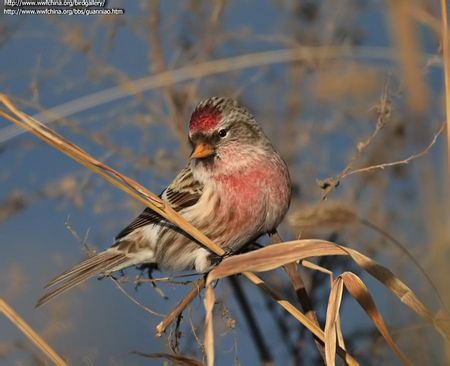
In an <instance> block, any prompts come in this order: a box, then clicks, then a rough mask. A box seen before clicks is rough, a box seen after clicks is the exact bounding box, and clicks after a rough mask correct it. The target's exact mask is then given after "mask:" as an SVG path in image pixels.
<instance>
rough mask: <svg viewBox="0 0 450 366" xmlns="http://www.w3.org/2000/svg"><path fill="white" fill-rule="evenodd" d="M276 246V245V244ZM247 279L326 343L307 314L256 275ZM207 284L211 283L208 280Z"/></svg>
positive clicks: (352, 362)
mask: <svg viewBox="0 0 450 366" xmlns="http://www.w3.org/2000/svg"><path fill="white" fill-rule="evenodd" d="M274 245H276V244H274ZM210 273H211V272H210ZM244 275H246V277H247V278H248V279H249V280H250V281H252V282H253V283H254V284H256V285H257V286H258V287H260V288H261V289H263V290H264V291H265V292H267V293H268V294H269V295H270V296H271V297H272V298H273V299H274V300H275V301H276V302H277V303H278V305H280V306H281V307H283V308H284V309H285V310H286V311H287V312H289V314H291V315H292V316H293V317H294V318H295V319H297V320H298V321H299V322H300V323H301V324H302V325H304V326H305V327H306V328H307V329H308V330H309V331H310V332H311V333H312V334H313V335H314V336H316V337H317V338H318V339H319V340H320V341H321V342H322V343H325V334H324V332H323V331H322V329H320V328H319V327H318V326H317V325H316V323H315V322H314V321H312V320H311V319H310V318H308V317H307V316H306V315H305V314H303V313H302V312H301V311H300V310H298V309H297V308H296V307H295V306H294V305H292V304H291V303H290V302H289V301H287V300H285V299H283V297H282V296H280V295H279V294H278V293H277V292H275V291H274V290H273V289H272V288H270V287H269V286H267V284H266V283H265V282H264V281H263V280H261V279H260V278H259V277H258V276H256V275H255V274H254V273H251V272H246V273H244ZM207 283H210V282H209V280H208V278H207ZM337 353H338V354H339V356H340V357H341V358H342V359H343V360H344V361H345V362H346V364H347V365H350V366H354V365H359V364H358V362H357V361H356V360H355V359H354V358H353V357H352V356H351V355H350V354H349V353H348V352H346V351H345V349H343V348H341V347H338V348H337Z"/></svg>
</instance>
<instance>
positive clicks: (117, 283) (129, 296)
mask: <svg viewBox="0 0 450 366" xmlns="http://www.w3.org/2000/svg"><path fill="white" fill-rule="evenodd" d="M109 278H111V281H113V282H114V283H115V285H116V286H117V288H118V289H119V290H120V291H121V292H122V293H123V294H124V295H125V296H126V297H128V298H129V299H130V300H131V301H132V302H134V303H135V304H136V305H137V306H139V307H140V308H141V309H143V310H145V311H146V312H147V313H150V314H152V315H156V316H161V317H163V316H164V314H161V313H158V312H156V311H154V310H152V309H150V308H148V307H147V306H145V305H143V304H141V303H140V302H139V301H138V300H136V299H135V298H134V297H133V296H131V295H130V294H129V293H128V292H126V291H125V289H124V288H123V287H122V285H121V284H120V283H119V281H117V280H116V279H115V278H114V277H112V276H110V277H109Z"/></svg>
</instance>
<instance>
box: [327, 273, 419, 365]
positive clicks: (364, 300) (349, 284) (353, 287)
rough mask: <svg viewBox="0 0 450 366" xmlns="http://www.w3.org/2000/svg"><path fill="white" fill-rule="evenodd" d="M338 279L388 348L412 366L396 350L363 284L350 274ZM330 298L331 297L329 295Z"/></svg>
mask: <svg viewBox="0 0 450 366" xmlns="http://www.w3.org/2000/svg"><path fill="white" fill-rule="evenodd" d="M339 277H341V278H342V280H343V282H344V285H345V288H346V289H347V291H348V292H349V293H350V295H351V296H352V297H353V298H354V299H355V300H356V301H358V303H359V304H360V305H361V307H362V308H363V309H364V311H365V312H366V313H367V315H369V317H370V319H372V322H373V323H374V324H375V326H376V327H377V329H378V330H379V332H380V333H381V335H382V336H383V338H384V339H385V341H386V342H387V344H388V345H389V347H391V349H392V350H393V351H394V352H395V353H396V354H397V356H398V357H399V358H400V359H401V360H402V362H403V363H404V364H405V365H412V363H411V361H410V360H409V359H408V358H407V357H406V356H405V354H404V353H403V352H402V351H401V350H400V348H398V346H397V344H396V343H395V342H394V340H393V339H392V337H391V335H390V333H389V330H388V329H387V327H386V324H385V323H384V320H383V317H382V316H381V314H380V313H379V311H378V309H377V307H376V305H375V302H374V301H373V299H372V296H371V295H370V293H369V289H368V288H367V287H366V285H365V284H364V282H363V281H362V280H361V279H360V278H359V277H358V276H357V275H355V274H354V273H352V272H344V273H343V274H341V275H340V276H339ZM330 298H331V295H330Z"/></svg>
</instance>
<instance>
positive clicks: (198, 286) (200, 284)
mask: <svg viewBox="0 0 450 366" xmlns="http://www.w3.org/2000/svg"><path fill="white" fill-rule="evenodd" d="M205 283H206V278H205V277H202V278H200V279H199V280H197V281H196V282H195V284H194V285H193V286H192V288H191V290H190V291H189V292H188V294H187V295H186V296H185V297H184V298H183V299H182V300H181V301H180V302H179V303H178V304H177V305H176V306H175V307H174V308H173V309H172V310H171V311H170V312H169V313H168V314H167V315H166V317H165V318H164V319H163V321H162V322H161V323H159V324H158V325H157V326H156V335H157V336H158V337H161V335H162V334H163V333H164V332H165V331H166V329H167V327H168V326H169V325H170V324H172V322H173V321H175V320H176V319H177V317H178V316H179V315H180V314H181V313H182V312H183V311H184V309H186V307H187V306H189V304H190V303H191V302H192V301H193V300H194V299H195V297H196V296H198V294H199V293H200V291H201V290H202V289H203V288H204V287H205Z"/></svg>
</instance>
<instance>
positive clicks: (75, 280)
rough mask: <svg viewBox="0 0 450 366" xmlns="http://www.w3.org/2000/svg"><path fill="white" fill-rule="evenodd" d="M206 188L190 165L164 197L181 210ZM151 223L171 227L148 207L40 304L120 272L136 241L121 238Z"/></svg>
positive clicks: (71, 271) (56, 284)
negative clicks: (97, 277)
mask: <svg viewBox="0 0 450 366" xmlns="http://www.w3.org/2000/svg"><path fill="white" fill-rule="evenodd" d="M202 191H203V185H202V184H201V183H199V182H198V181H196V180H195V179H194V177H193V176H192V171H191V169H190V167H189V166H187V167H186V168H185V169H183V170H182V171H181V172H180V174H178V176H177V177H176V178H175V180H174V181H173V182H172V184H171V185H170V186H169V187H167V189H166V190H165V191H164V192H162V193H161V195H160V196H161V197H162V198H163V199H164V200H166V201H167V202H168V203H169V204H170V205H171V206H172V207H173V209H174V210H176V211H180V210H182V209H183V208H186V207H189V206H192V205H194V204H195V203H196V202H197V201H198V200H199V199H200V196H201V194H202ZM149 224H155V225H157V224H165V225H166V226H167V220H165V219H164V218H163V217H162V216H160V215H158V214H157V213H155V212H153V211H152V210H151V209H149V208H146V209H145V210H144V211H143V212H142V213H141V214H140V215H139V216H138V217H137V218H136V219H135V220H133V221H132V222H131V224H130V225H128V226H127V227H126V228H125V229H123V230H122V231H121V232H120V233H119V235H117V237H116V240H117V242H116V244H115V245H113V247H112V248H110V249H108V250H106V251H104V252H101V253H99V254H97V255H94V256H93V257H90V258H88V259H86V260H84V261H83V262H81V263H80V264H78V265H76V266H74V267H72V268H70V269H68V270H67V271H65V272H63V273H61V274H60V275H59V276H57V277H56V278H55V279H53V280H52V281H51V282H50V283H49V284H48V285H47V286H46V288H51V287H52V288H54V289H53V290H50V291H49V292H48V293H46V294H45V295H44V296H43V297H41V298H40V299H39V301H38V303H37V306H40V305H42V304H44V303H46V302H47V301H49V300H51V299H53V298H54V297H56V296H58V295H60V294H62V293H64V292H66V291H67V290H69V289H71V288H72V287H75V286H77V285H79V284H81V283H83V282H84V281H86V280H87V279H89V278H91V277H95V276H97V275H99V274H108V273H110V272H112V271H116V270H117V269H118V268H122V267H126V266H129V265H130V263H131V262H130V252H133V248H134V245H135V241H132V240H130V241H129V240H127V239H124V240H119V239H122V238H124V237H125V236H126V235H128V234H129V233H131V232H132V231H134V230H136V229H137V228H140V227H142V226H145V225H149Z"/></svg>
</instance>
